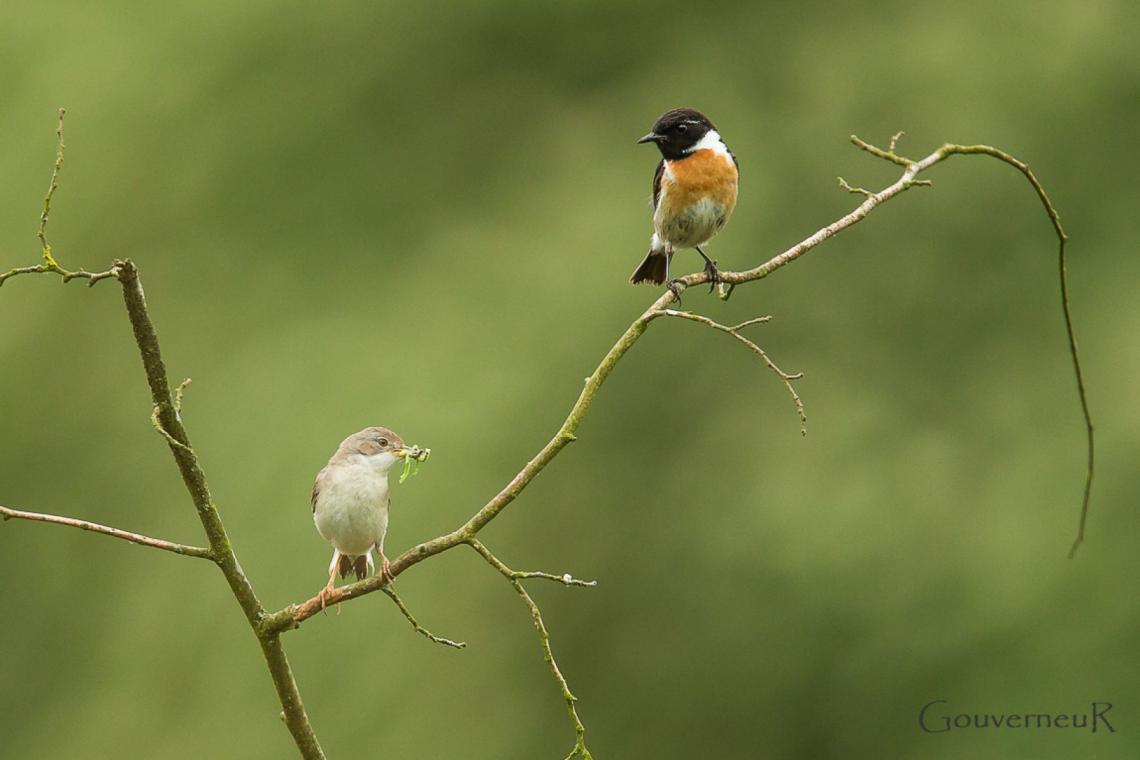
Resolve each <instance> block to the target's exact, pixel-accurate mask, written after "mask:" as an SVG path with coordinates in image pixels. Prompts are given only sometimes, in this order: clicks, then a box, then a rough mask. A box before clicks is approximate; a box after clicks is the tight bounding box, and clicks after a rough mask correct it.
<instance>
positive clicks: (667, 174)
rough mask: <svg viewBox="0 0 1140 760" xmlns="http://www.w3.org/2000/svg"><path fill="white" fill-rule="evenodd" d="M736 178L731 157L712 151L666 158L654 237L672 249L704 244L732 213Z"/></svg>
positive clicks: (656, 212) (654, 224) (655, 214)
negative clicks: (674, 159)
mask: <svg viewBox="0 0 1140 760" xmlns="http://www.w3.org/2000/svg"><path fill="white" fill-rule="evenodd" d="M737 178H738V174H737V171H736V163H735V162H734V161H733V160H732V158H731V157H730V156H726V155H724V154H722V153H718V152H715V151H713V150H699V151H697V152H696V153H694V154H692V155H691V156H687V157H686V158H683V159H681V160H679V161H667V162H666V163H665V171H664V172H663V173H662V175H661V194H660V195H659V196H658V201H657V210H656V211H655V212H654V214H653V229H654V232H656V233H657V237H658V238H660V239H661V240H663V241H665V242H666V243H668V244H669V245H670V246H672V247H673V248H692V247H694V246H699V245H704V244H705V243H707V242H708V241H709V240H711V239H712V238H713V237H714V236H715V235H716V234H717V233H718V232H720V230H721V229H722V228H723V227H724V225H725V224H726V223H727V222H728V218H729V216H731V215H732V209H733V208H734V207H735V206H736V187H737V184H738V182H737Z"/></svg>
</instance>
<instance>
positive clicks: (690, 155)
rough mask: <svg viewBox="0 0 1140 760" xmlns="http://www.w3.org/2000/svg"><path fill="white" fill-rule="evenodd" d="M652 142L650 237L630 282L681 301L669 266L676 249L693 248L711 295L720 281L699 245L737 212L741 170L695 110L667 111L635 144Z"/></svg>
mask: <svg viewBox="0 0 1140 760" xmlns="http://www.w3.org/2000/svg"><path fill="white" fill-rule="evenodd" d="M637 142H638V144H643V143H653V144H654V145H656V146H657V148H658V150H660V151H661V162H660V163H658V164H657V171H656V172H654V174H653V237H652V238H651V240H650V243H649V253H648V254H646V256H645V259H644V260H643V261H642V262H641V264H640V265H638V267H637V269H635V270H634V271H633V274H632V275H631V276H630V278H629V281H630V282H631V283H632V284H634V285H637V284H638V283H641V282H652V283H654V284H657V285H662V284H665V283H668V287H669V289H670V290H671V291H673V294H674V295H675V296H677V298H678V300H679V299H680V292H679V290H678V289H677V287H676V284H675V282H676V281H675V280H673V279H671V278H670V276H669V264H670V261H671V259H672V257H673V251H674V250H675V249H677V248H695V249H696V251H697V253H699V254H700V255H701V258H703V259H704V260H705V272H707V273H708V276H709V283H710V292H711V290H712V288H714V287H716V283H717V282H719V280H720V275H719V272H718V271H717V268H716V264H715V263H714V262H713V261H712V259H710V258H709V257H708V256H706V255H705V252H704V251H702V250H701V246H702V245H704V244H705V243H707V242H708V241H709V240H711V239H712V238H713V237H715V236H716V234H717V233H718V232H720V231H721V229H723V228H724V225H725V224H727V223H728V219H729V217H730V216H732V210H733V209H734V208H735V207H736V193H737V187H738V185H739V179H740V171H739V165H738V164H737V161H736V156H735V155H733V153H732V151H731V150H729V149H728V146H727V145H725V143H724V140H723V139H722V138H721V136H720V132H718V131H717V129H716V127H715V126H713V123H712V122H711V121H709V118H708V117H707V116H705V115H704V114H703V113H701V112H700V111H696V110H694V109H692V108H674V109H673V110H671V111H666V112H665V113H664V114H662V115H661V118H659V119H658V120H657V122H656V123H655V124H654V125H653V129H652V131H650V132H649V134H647V135H645V136H644V137H642V138H641V139H640V140H638V141H637Z"/></svg>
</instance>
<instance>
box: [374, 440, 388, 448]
mask: <svg viewBox="0 0 1140 760" xmlns="http://www.w3.org/2000/svg"><path fill="white" fill-rule="evenodd" d="M376 443H378V444H380V448H382V449H386V448H388V439H387V438H377V439H376Z"/></svg>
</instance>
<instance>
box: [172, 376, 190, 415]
mask: <svg viewBox="0 0 1140 760" xmlns="http://www.w3.org/2000/svg"><path fill="white" fill-rule="evenodd" d="M192 382H194V381H193V380H191V379H190V378H186V379H185V380H183V381H182V382H180V383H179V384H178V387H177V388H175V389H174V416H175V417H177V418H178V419H182V394H183V393H185V392H186V389H187V388H188V387H190V383H192Z"/></svg>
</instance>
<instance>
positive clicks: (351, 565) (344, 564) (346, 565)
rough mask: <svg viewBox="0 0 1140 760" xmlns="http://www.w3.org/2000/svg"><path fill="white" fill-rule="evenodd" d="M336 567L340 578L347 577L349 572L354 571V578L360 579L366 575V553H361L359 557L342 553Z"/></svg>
mask: <svg viewBox="0 0 1140 760" xmlns="http://www.w3.org/2000/svg"><path fill="white" fill-rule="evenodd" d="M336 569H337V572H338V573H340V577H341V578H342V579H344V578H347V577H348V576H349V573H355V574H356V580H358V581H362V580H364V579H365V578H367V577H368V555H367V554H361V555H360V556H359V557H350V556H348V555H347V554H342V555H340V561H339V562H338V563H337V566H336Z"/></svg>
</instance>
